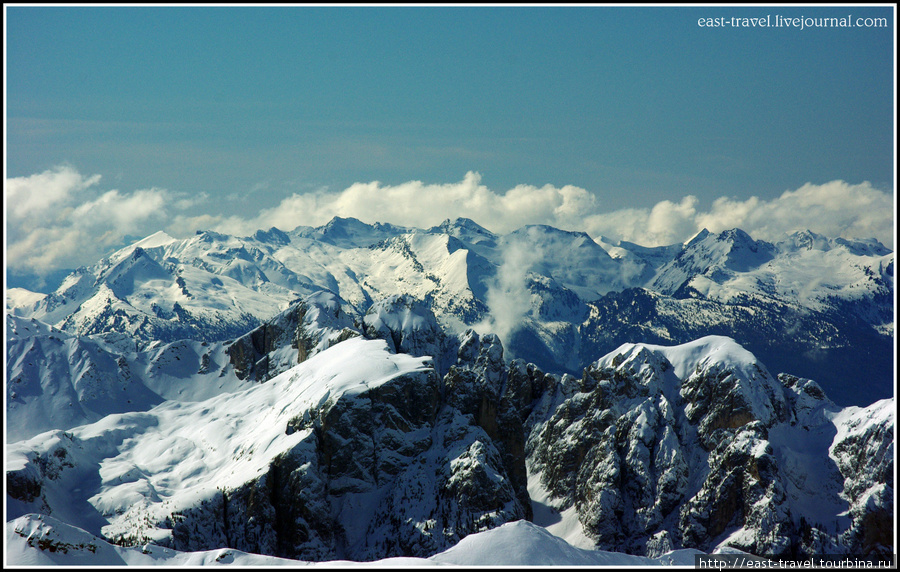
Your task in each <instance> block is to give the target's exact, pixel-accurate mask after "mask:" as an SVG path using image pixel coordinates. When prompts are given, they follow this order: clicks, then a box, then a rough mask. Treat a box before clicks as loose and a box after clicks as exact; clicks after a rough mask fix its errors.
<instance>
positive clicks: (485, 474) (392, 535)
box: [163, 333, 531, 560]
mask: <svg viewBox="0 0 900 572" xmlns="http://www.w3.org/2000/svg"><path fill="white" fill-rule="evenodd" d="M502 356H503V352H502V347H501V346H500V343H499V340H498V339H497V338H496V337H495V336H486V338H485V339H484V340H481V339H479V337H478V336H477V335H475V334H474V333H470V335H469V336H468V337H466V338H465V339H464V340H463V344H462V347H461V349H460V359H459V361H458V363H457V364H456V365H454V366H453V367H451V372H450V373H449V374H448V375H447V376H446V378H445V379H444V380H441V379H440V378H439V377H438V376H437V374H436V373H435V371H434V370H433V369H432V370H428V371H426V372H422V373H417V374H408V375H402V376H398V377H396V378H394V379H391V380H390V381H388V382H386V383H383V384H379V385H376V386H374V387H372V388H370V389H368V390H367V391H365V392H363V393H360V394H355V395H352V396H349V395H342V396H339V397H335V398H329V399H328V400H327V401H325V402H324V403H323V404H322V405H321V406H320V407H315V408H312V409H308V410H305V411H302V412H298V413H297V415H296V416H295V417H294V418H292V419H291V421H290V422H289V423H288V424H287V426H286V427H285V432H286V433H288V434H294V433H300V434H302V435H303V438H302V441H301V442H300V443H299V444H298V445H297V446H295V447H294V448H293V449H292V450H291V451H290V452H289V453H287V454H283V455H280V456H279V457H277V458H275V459H273V460H272V461H271V463H270V464H269V468H268V470H267V472H266V473H265V474H264V475H262V476H260V477H258V478H257V479H255V480H253V481H251V482H248V483H246V484H244V485H242V486H241V487H238V488H236V489H229V490H222V491H220V492H219V493H217V494H216V495H214V496H213V497H212V498H208V499H206V500H205V501H203V502H200V503H198V504H197V505H196V506H194V507H192V508H190V509H187V510H182V511H177V512H174V513H173V514H171V515H170V516H169V517H168V519H167V521H165V522H164V523H163V525H164V526H165V527H169V528H171V530H172V535H171V545H172V547H173V548H176V549H178V550H201V549H208V548H210V547H213V546H223V545H224V546H229V547H233V548H237V549H239V550H245V551H248V552H256V553H261V554H274V555H279V556H284V557H290V558H298V559H302V560H331V559H351V560H373V559H378V558H385V557H390V556H408V555H416V556H428V555H431V554H434V553H437V552H439V551H441V550H444V549H446V548H448V547H450V546H452V545H454V544H456V543H457V542H458V541H459V540H461V539H462V538H464V537H465V536H467V535H468V534H471V533H474V532H480V531H483V530H487V529H490V528H494V527H497V526H499V525H501V524H503V523H505V522H510V521H513V520H519V519H523V518H530V510H531V507H530V502H529V499H528V494H527V489H526V486H525V484H526V483H525V477H526V475H525V456H524V435H523V432H522V424H521V420H520V419H519V417H518V416H517V411H516V408H515V407H514V406H513V401H512V400H510V399H508V398H507V399H504V396H505V395H506V394H505V393H504V388H505V384H504V380H505V373H506V372H505V370H504V368H505V364H504V362H503V360H502Z"/></svg>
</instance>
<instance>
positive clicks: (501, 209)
mask: <svg viewBox="0 0 900 572" xmlns="http://www.w3.org/2000/svg"><path fill="white" fill-rule="evenodd" d="M100 181H101V176H100V175H91V176H84V175H82V174H81V173H79V172H78V171H77V170H76V169H75V168H74V167H72V166H68V165H66V166H61V167H56V168H54V169H51V170H48V171H45V172H43V173H39V174H35V175H31V176H28V177H17V178H11V179H7V180H6V203H7V204H6V206H7V209H6V213H7V214H6V217H7V220H6V223H7V265H8V267H9V268H11V269H17V270H19V271H28V272H34V273H37V274H46V273H49V272H52V271H54V270H57V269H60V268H72V267H73V266H78V265H85V264H91V263H93V262H96V261H97V260H99V259H100V258H102V257H103V256H105V255H107V254H108V253H109V252H110V250H111V249H114V248H117V247H119V246H121V245H122V244H123V242H124V241H126V240H127V239H128V238H129V237H143V236H146V235H149V234H152V233H154V232H156V231H158V230H165V231H166V232H167V233H168V234H170V235H172V236H176V237H179V236H180V237H184V236H189V235H191V234H193V233H194V232H195V231H196V230H198V229H204V230H205V229H210V230H216V231H219V232H224V233H228V234H234V235H238V236H247V235H250V234H252V233H253V232H255V231H256V230H257V229H268V228H271V227H273V226H274V227H277V228H280V229H282V230H291V229H294V228H296V227H297V226H301V225H306V226H319V225H322V224H325V223H326V222H328V221H329V220H330V219H331V218H333V217H335V216H341V217H354V218H358V219H360V220H362V221H364V222H368V223H374V222H388V223H393V224H397V225H402V226H410V227H418V228H427V227H430V226H433V225H437V224H440V223H441V222H442V221H443V220H445V219H448V218H449V219H455V218H457V217H465V218H470V219H472V220H474V221H476V222H478V223H479V224H481V225H483V226H485V227H486V228H488V229H490V230H492V231H494V232H497V233H507V232H511V231H513V230H515V229H517V228H520V227H522V226H524V225H528V224H546V225H550V226H554V227H557V228H561V229H565V230H574V231H584V232H587V233H588V234H590V235H591V236H593V237H594V238H598V237H599V236H601V235H602V236H604V237H606V238H607V239H610V240H626V241H629V242H634V243H637V244H641V245H644V246H659V245H666V244H673V243H676V242H683V241H685V240H688V239H689V238H690V237H691V236H693V235H694V234H695V233H697V232H698V231H699V230H701V229H703V228H706V229H708V230H710V231H713V232H717V231H721V230H726V229H730V228H735V227H737V228H741V229H743V230H745V231H746V232H748V233H749V234H750V235H751V236H753V237H754V238H757V239H763V240H769V241H772V240H778V239H780V238H781V237H782V236H783V234H784V233H785V232H792V231H795V230H802V229H810V230H812V231H813V232H816V233H820V234H824V235H828V236H844V237H847V238H871V237H874V238H877V239H878V240H879V241H881V242H882V243H884V244H885V245H886V246H888V247H889V248H891V249H893V229H894V214H893V213H894V199H893V196H892V194H889V193H886V192H884V191H881V190H878V189H876V188H874V187H872V186H871V184H869V183H868V182H863V183H860V184H849V183H846V182H844V181H831V182H828V183H825V184H822V185H815V184H811V183H809V184H806V185H804V186H802V187H800V188H799V189H796V190H786V191H784V192H783V193H782V194H781V196H779V197H777V198H774V199H771V200H765V199H761V198H759V197H755V196H754V197H750V198H748V199H738V198H729V197H721V198H718V199H716V200H714V201H713V202H712V203H711V205H710V207H709V208H708V209H703V208H701V206H700V200H699V199H698V198H697V197H695V196H692V195H688V196H685V197H682V198H681V199H680V200H677V201H669V200H665V201H661V202H659V203H657V204H656V205H654V206H653V207H652V208H641V209H620V210H616V211H612V212H603V204H602V201H601V200H600V199H599V198H598V196H597V195H595V194H593V193H590V192H588V191H587V190H585V189H582V188H579V187H575V186H572V185H566V186H562V187H556V186H553V185H544V186H542V187H537V186H532V185H517V186H515V187H513V188H511V189H508V190H506V191H504V192H498V191H495V190H493V189H490V188H488V187H487V186H485V185H484V184H482V182H481V176H480V175H479V174H478V173H475V172H469V173H466V175H465V176H464V177H463V179H462V180H461V181H458V182H455V183H438V184H432V183H424V182H422V181H409V182H405V183H401V184H398V185H385V184H382V183H380V182H377V181H375V182H368V183H355V184H353V185H350V186H349V187H347V188H346V189H343V190H338V191H331V190H328V189H320V190H317V191H313V192H308V193H294V194H292V195H290V196H287V197H285V198H284V199H283V200H281V202H280V203H279V204H278V205H277V206H275V207H272V208H267V209H261V210H259V211H258V212H256V213H249V216H233V215H232V216H226V215H224V214H222V213H221V212H216V211H215V207H216V204H217V203H216V201H213V200H211V199H210V197H207V196H205V195H199V196H193V197H191V196H188V195H186V194H184V193H175V192H171V191H168V190H166V189H160V188H149V189H140V190H135V191H131V192H122V191H119V190H103V189H102V188H101V186H100ZM192 211H193V212H194V214H191V213H192ZM197 213H199V214H197Z"/></svg>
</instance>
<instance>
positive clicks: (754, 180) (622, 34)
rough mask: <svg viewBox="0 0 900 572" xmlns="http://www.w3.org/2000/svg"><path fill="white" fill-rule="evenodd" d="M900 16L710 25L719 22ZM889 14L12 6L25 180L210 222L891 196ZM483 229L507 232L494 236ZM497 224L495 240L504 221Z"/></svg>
mask: <svg viewBox="0 0 900 572" xmlns="http://www.w3.org/2000/svg"><path fill="white" fill-rule="evenodd" d="M848 14H852V17H853V18H854V19H856V18H859V17H885V18H888V22H889V25H888V27H887V28H830V29H823V28H813V29H805V30H802V31H801V30H797V29H793V28H791V29H787V28H768V29H765V28H762V29H760V28H756V29H736V28H731V27H723V28H717V29H708V28H701V27H699V26H698V24H697V22H698V19H699V18H701V17H727V18H731V17H732V16H735V17H745V16H746V17H760V16H762V17H765V16H766V15H770V16H771V17H772V19H773V20H774V18H775V17H776V15H779V16H805V17H844V16H846V15H848ZM894 16H895V13H894V9H893V8H892V7H887V6H884V7H868V8H860V7H856V6H853V7H810V6H803V7H797V8H789V7H781V6H760V7H722V6H718V7H717V6H710V7H638V8H631V7H602V6H601V7H589V6H576V7H539V6H517V7H474V6H472V7H417V8H407V7H283V6H273V7H263V8H260V7H230V6H224V7H193V8H187V7H138V8H135V7H111V8H110V7H27V6H22V7H16V6H7V7H6V26H7V28H6V34H7V35H6V48H7V49H6V58H7V62H6V63H7V68H6V70H7V76H6V79H7V83H6V98H7V99H6V105H7V107H6V115H7V133H6V136H7V146H6V169H7V170H6V177H7V179H9V178H16V177H28V176H31V175H34V174H36V173H41V172H44V171H46V170H48V169H52V168H55V167H58V166H59V165H63V164H65V165H69V166H70V167H72V168H74V169H75V170H77V172H79V173H81V174H82V175H83V176H84V177H89V176H91V175H94V174H100V175H102V181H103V185H101V186H102V187H103V188H104V189H113V188H115V189H121V191H122V192H123V193H124V192H133V191H135V190H137V189H144V188H151V187H154V188H164V189H167V190H168V191H170V192H172V193H179V194H181V196H201V197H205V198H208V199H209V200H204V201H202V204H195V205H193V206H192V207H191V208H193V209H194V211H193V212H195V213H200V212H206V213H212V214H215V215H221V216H233V215H240V214H246V213H247V212H248V211H253V212H256V210H258V209H261V208H271V207H275V206H276V205H278V204H279V203H280V202H281V201H282V200H284V199H285V197H288V196H290V195H292V194H295V193H301V194H302V193H305V192H308V191H312V190H315V189H319V190H321V189H322V188H327V189H331V190H333V191H337V190H340V189H345V188H347V187H348V186H350V185H352V184H353V183H355V182H370V181H380V182H382V183H383V184H385V185H399V184H402V183H404V182H407V181H413V180H420V181H424V182H426V183H451V182H458V181H461V180H462V179H463V177H464V176H465V174H466V173H467V172H469V171H475V172H477V173H479V174H480V175H481V184H483V185H486V186H487V187H489V188H491V189H494V190H496V191H497V192H501V193H502V192H505V191H506V190H507V189H510V188H512V187H514V186H515V185H518V184H527V185H534V186H538V187H540V186H542V185H548V184H549V185H555V186H556V187H562V186H564V185H573V186H576V187H579V188H581V189H585V190H586V191H587V192H588V193H590V194H592V195H593V196H594V197H596V199H597V201H598V204H599V205H601V208H602V209H604V210H608V211H613V210H616V209H624V208H643V209H648V208H651V207H653V206H654V205H656V204H657V203H659V202H660V201H664V200H670V201H674V202H676V203H677V202H678V201H680V200H681V199H682V197H685V196H687V195H692V196H695V197H697V199H698V206H699V207H700V208H708V207H709V205H710V204H711V203H712V201H713V200H714V199H716V198H718V197H733V198H736V199H747V198H749V197H751V196H757V197H760V198H761V199H763V200H769V199H772V198H775V197H777V196H779V195H781V194H782V193H783V192H784V191H786V190H790V189H798V188H800V187H801V186H802V185H804V184H805V183H813V184H817V185H818V184H825V183H827V182H829V181H833V180H843V181H846V182H848V183H850V184H859V183H862V182H863V181H869V182H870V183H871V184H872V186H873V187H874V188H876V189H880V190H883V191H886V192H888V193H891V194H893V192H894V164H895V162H894V145H893V129H894V93H893V90H894V67H895V66H894V45H893V42H894V34H895V22H894ZM482 224H486V225H488V224H487V222H483V223H482ZM488 226H489V225H488Z"/></svg>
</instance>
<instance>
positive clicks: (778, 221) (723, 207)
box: [584, 181, 894, 249]
mask: <svg viewBox="0 0 900 572" xmlns="http://www.w3.org/2000/svg"><path fill="white" fill-rule="evenodd" d="M697 203H698V200H697V198H696V197H693V196H687V197H684V198H683V199H682V200H681V202H680V203H677V204H676V203H672V202H670V201H662V202H660V203H657V204H656V205H655V206H654V207H653V208H652V209H625V210H620V211H615V212H611V213H604V214H597V215H591V216H588V217H585V226H584V230H585V231H586V232H588V233H589V234H591V235H593V236H597V235H601V234H602V235H604V236H607V237H609V238H618V239H623V240H627V241H630V242H635V243H638V244H641V245H644V246H660V245H665V244H674V243H675V242H681V241H685V240H687V239H689V238H690V237H691V236H692V235H693V234H695V233H697V232H698V231H700V230H701V229H703V228H706V229H707V230H709V231H711V232H720V231H723V230H728V229H731V228H740V229H742V230H744V231H746V232H747V233H748V234H750V235H751V236H752V237H753V238H755V239H757V240H760V239H761V240H768V241H777V240H779V239H780V238H781V237H782V236H783V234H784V233H786V232H793V231H796V230H805V229H809V230H812V231H813V232H816V233H819V234H823V235H826V236H832V237H837V236H843V237H845V238H876V239H878V240H879V241H881V242H882V243H883V244H885V245H886V246H887V247H889V248H892V249H893V244H894V239H893V235H894V199H893V196H892V195H891V194H888V193H885V192H884V191H880V190H878V189H875V188H874V187H872V185H871V184H870V183H868V182H863V183H860V184H858V185H851V184H848V183H846V182H844V181H831V182H828V183H825V184H823V185H814V184H812V183H807V184H805V185H803V186H802V187H801V188H799V189H797V190H795V191H790V190H788V191H784V192H783V193H782V194H781V196H779V197H778V198H775V199H772V200H768V201H767V200H764V199H760V198H759V197H755V196H754V197H750V198H748V199H746V200H740V199H736V198H729V197H720V198H718V199H716V200H714V201H713V203H712V206H711V208H710V209H709V211H706V212H702V211H698V210H697Z"/></svg>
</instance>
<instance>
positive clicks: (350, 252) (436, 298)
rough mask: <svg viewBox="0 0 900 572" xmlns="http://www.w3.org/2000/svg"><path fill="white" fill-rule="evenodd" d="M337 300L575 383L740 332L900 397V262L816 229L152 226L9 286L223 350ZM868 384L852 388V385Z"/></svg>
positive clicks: (803, 370)
mask: <svg viewBox="0 0 900 572" xmlns="http://www.w3.org/2000/svg"><path fill="white" fill-rule="evenodd" d="M322 290H326V291H330V292H332V293H333V294H334V295H336V296H337V297H338V298H339V299H340V301H341V304H342V305H343V310H344V312H345V313H347V314H348V315H352V316H362V315H364V314H365V313H366V312H368V310H369V309H370V307H371V306H372V305H373V304H375V303H378V302H380V301H381V300H384V299H385V298H388V297H390V296H397V295H408V296H412V297H413V298H415V299H417V300H420V301H422V302H423V303H425V304H427V306H428V308H429V309H430V311H431V312H433V313H434V315H435V316H436V317H437V319H438V321H439V323H440V327H441V329H442V330H443V331H444V332H445V333H447V334H449V335H458V334H461V333H463V332H464V331H465V330H466V329H467V328H469V327H473V328H475V329H477V330H478V331H479V332H481V333H485V332H493V333H496V334H498V335H499V336H500V338H501V340H502V342H503V344H504V347H505V348H506V352H507V354H508V356H509V357H511V358H514V357H519V358H523V359H526V360H527V361H530V362H533V363H536V364H538V365H540V366H541V367H542V368H544V369H545V370H546V371H553V372H557V373H563V372H568V373H571V374H573V375H580V372H581V370H582V369H583V368H584V367H585V366H587V365H588V364H589V363H590V362H591V361H592V360H594V359H596V358H597V356H599V355H604V354H606V353H608V352H610V351H612V350H614V349H615V348H617V347H619V346H620V345H621V344H622V343H627V342H633V341H644V342H648V343H658V344H668V345H672V344H678V343H685V342H688V341H691V340H694V339H697V338H699V337H702V336H704V335H708V334H717V335H726V336H729V337H732V338H734V339H735V340H737V341H738V342H739V343H741V344H742V345H743V346H745V347H746V348H747V349H749V350H750V351H752V352H753V353H754V354H755V355H757V356H759V357H760V359H762V360H764V361H765V363H767V364H769V366H770V367H772V368H773V369H777V370H778V371H791V372H792V373H794V374H795V375H801V376H804V377H809V378H812V379H816V380H817V381H818V382H819V383H820V384H821V385H822V387H823V388H825V389H826V390H827V391H828V392H829V395H830V396H831V397H832V399H834V400H835V401H836V402H837V403H841V404H846V405H850V404H852V405H868V404H870V403H872V402H873V401H876V400H877V399H882V398H885V397H889V396H891V395H892V385H893V372H892V368H891V360H890V358H889V356H890V355H891V354H892V346H893V341H892V335H893V324H894V319H893V292H894V253H893V252H891V251H890V250H889V249H887V248H885V247H884V246H883V245H881V244H880V243H878V242H877V241H874V240H871V239H870V240H847V239H842V238H828V237H824V236H820V235H816V234H814V233H811V232H809V231H802V232H796V233H793V234H791V235H786V236H785V237H784V239H783V240H781V241H779V242H777V243H768V242H765V241H757V240H754V239H752V238H751V237H750V236H749V235H747V234H746V233H744V232H743V231H741V230H740V229H732V230H728V231H724V232H721V233H709V232H706V231H703V232H701V233H699V234H698V235H697V236H696V237H694V238H693V239H692V240H690V241H688V242H687V243H684V244H674V245H669V246H663V247H655V248H647V247H642V246H639V245H635V244H630V243H626V242H616V243H611V242H609V241H606V240H605V239H603V238H602V237H598V238H597V240H594V239H592V238H591V237H590V236H588V235H587V234H585V233H579V232H569V231H563V230H559V229H555V228H552V227H548V226H540V225H535V226H526V227H523V228H522V229H519V230H517V231H514V232H511V233H509V234H506V235H498V234H494V233H492V232H490V231H488V230H487V229H485V228H483V227H480V226H479V225H477V224H476V223H475V222H473V221H470V220H467V219H457V220H456V221H449V220H448V221H445V222H444V223H443V224H441V225H439V226H436V227H433V228H430V229H416V228H405V227H398V226H394V225H388V224H380V223H376V224H372V225H369V224H365V223H362V222H360V221H358V220H356V219H342V218H335V219H334V220H332V221H331V222H329V223H328V224H326V225H324V226H322V227H317V228H311V227H298V228H296V229H294V230H291V231H289V232H284V231H282V230H279V229H275V228H273V229H270V230H268V231H258V232H256V233H255V234H253V235H252V236H247V237H236V236H229V235H224V234H219V233H215V232H210V231H204V232H199V233H198V234H196V235H195V236H193V237H190V238H186V239H174V238H172V237H169V236H167V235H165V234H164V233H157V234H155V235H152V236H150V237H147V238H145V239H143V240H141V241H138V242H136V243H134V244H132V245H130V246H128V247H126V248H123V249H121V250H119V251H118V252H115V253H113V254H111V255H110V256H109V257H107V258H105V259H103V260H101V261H99V262H97V263H96V264H94V265H92V266H89V267H82V268H78V269H77V270H75V271H74V272H73V273H72V274H70V275H69V276H68V277H67V278H66V279H65V280H64V281H63V283H62V284H61V285H60V286H59V287H58V288H57V289H56V290H55V291H54V292H52V293H49V294H47V295H42V294H36V293H31V292H27V291H24V290H21V289H15V290H13V291H8V292H7V307H8V308H9V309H10V313H11V314H13V315H15V316H18V317H22V318H26V319H36V320H39V321H41V322H44V323H47V324H50V325H52V326H53V327H55V328H57V329H59V330H62V331H64V332H66V333H68V334H69V335H77V336H84V335H108V334H110V333H119V334H125V335H127V336H128V338H129V339H132V340H134V341H136V342H139V343H149V342H153V341H156V342H160V343H171V342H175V341H178V340H182V339H190V340H194V341H196V342H209V343H212V342H222V341H225V340H229V339H233V338H236V337H239V336H241V335H244V334H245V333H246V332H247V331H249V330H250V329H252V328H255V327H257V326H259V325H260V324H262V323H264V322H265V321H266V320H269V319H271V318H273V317H274V316H276V315H277V314H278V313H280V312H282V311H284V310H286V309H287V308H288V307H289V306H290V305H291V304H292V303H293V302H294V301H296V300H297V299H300V298H303V297H305V296H309V295H311V294H314V293H316V292H319V291H322ZM848 377H859V378H862V379H866V380H867V381H866V383H865V384H862V385H857V386H856V387H854V389H853V390H852V391H850V390H848V389H847V388H846V385H847V384H846V383H845V381H844V380H845V379H846V378H848Z"/></svg>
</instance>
